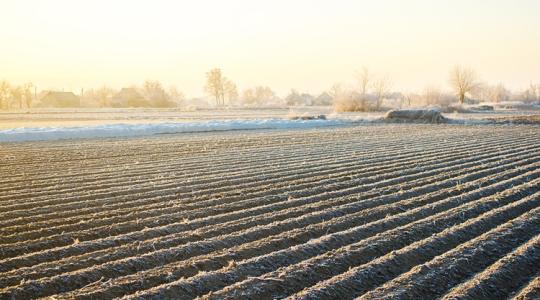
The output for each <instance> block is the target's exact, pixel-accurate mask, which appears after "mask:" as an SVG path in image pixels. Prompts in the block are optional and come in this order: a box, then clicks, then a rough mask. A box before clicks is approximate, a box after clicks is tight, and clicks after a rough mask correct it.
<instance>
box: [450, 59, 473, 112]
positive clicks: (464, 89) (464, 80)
mask: <svg viewBox="0 0 540 300" xmlns="http://www.w3.org/2000/svg"><path fill="white" fill-rule="evenodd" d="M450 84H451V85H452V88H453V89H454V91H455V93H456V96H457V97H458V99H459V103H460V104H463V103H464V102H465V96H466V94H467V93H470V92H472V91H473V90H474V89H475V88H476V87H477V86H478V81H477V76H476V74H475V73H474V71H472V70H471V69H467V68H463V67H461V66H455V67H454V69H453V70H452V71H451V72H450Z"/></svg>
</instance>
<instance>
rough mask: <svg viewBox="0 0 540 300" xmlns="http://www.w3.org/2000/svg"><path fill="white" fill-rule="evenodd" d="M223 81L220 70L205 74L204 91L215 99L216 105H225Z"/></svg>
mask: <svg viewBox="0 0 540 300" xmlns="http://www.w3.org/2000/svg"><path fill="white" fill-rule="evenodd" d="M225 80H226V78H225V77H224V76H223V75H222V73H221V69H218V68H216V69H212V70H210V71H208V72H207V73H206V86H205V88H204V89H205V91H206V92H207V93H208V94H210V95H211V96H213V97H214V98H215V99H216V105H220V104H224V103H225Z"/></svg>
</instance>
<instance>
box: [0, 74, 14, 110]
mask: <svg viewBox="0 0 540 300" xmlns="http://www.w3.org/2000/svg"><path fill="white" fill-rule="evenodd" d="M10 97H11V86H10V84H9V82H7V81H5V80H3V81H1V82H0V109H2V108H4V107H5V108H9V98H10Z"/></svg>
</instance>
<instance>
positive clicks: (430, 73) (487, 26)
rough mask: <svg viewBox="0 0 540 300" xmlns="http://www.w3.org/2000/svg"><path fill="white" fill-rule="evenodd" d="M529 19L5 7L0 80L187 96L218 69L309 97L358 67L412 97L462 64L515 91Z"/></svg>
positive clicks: (189, 6)
mask: <svg viewBox="0 0 540 300" xmlns="http://www.w3.org/2000/svg"><path fill="white" fill-rule="evenodd" d="M538 11H540V2H538V1H525V0H522V1H464V0H460V1H427V0H424V1H397V0H395V1H392V0H387V1H343V0H342V1H308V0H299V1H239V0H237V1H209V0H206V1H68V0H53V1H37V0H36V1H28V0H23V1H15V0H7V1H3V3H2V9H1V10H0V37H1V41H2V47H0V66H1V69H0V79H7V80H10V81H14V82H26V81H32V82H35V83H36V84H38V85H39V86H40V87H41V88H43V89H46V88H53V87H54V88H63V89H66V90H70V89H72V90H78V89H80V88H86V87H93V86H98V85H102V84H109V85H113V86H115V87H117V88H119V87H122V86H127V85H131V84H138V83H141V82H142V81H144V80H145V79H149V78H151V79H158V80H161V81H163V82H164V83H165V84H175V85H177V86H178V87H179V88H181V89H182V90H184V91H185V93H186V94H188V95H192V96H197V95H199V94H203V90H202V86H203V85H204V74H205V72H206V71H207V70H209V69H211V68H213V67H220V68H222V69H223V70H224V71H225V72H226V74H227V76H228V77H230V78H232V79H234V80H235V81H236V82H238V84H239V86H240V87H250V86H253V85H269V86H272V87H273V88H274V89H275V90H276V91H277V92H278V93H286V92H287V91H288V90H289V89H290V88H297V89H299V90H305V91H312V92H320V91H322V90H325V89H328V88H329V87H330V86H331V85H332V84H334V83H336V82H342V81H347V80H350V79H351V78H352V77H353V75H354V72H355V70H358V69H359V68H361V66H363V65H365V66H369V67H370V69H372V70H374V71H376V72H379V73H381V74H383V73H384V74H388V75H389V76H390V77H391V78H392V81H393V82H394V86H395V87H396V88H401V89H421V88H423V87H424V86H425V85H426V84H428V83H432V84H437V85H442V86H444V85H446V83H447V78H448V71H449V69H450V68H451V66H453V65H454V64H456V63H462V64H466V65H468V66H471V67H472V68H474V69H476V70H477V71H478V73H480V75H481V76H482V77H483V78H484V79H486V80H490V81H495V82H499V81H501V82H505V83H507V85H508V86H509V87H510V88H521V87H524V86H525V85H527V84H528V83H529V81H538V80H540V78H539V76H540V74H539V73H538V70H539V69H540V59H538V58H539V57H538V53H540V30H538V29H539V28H540V21H539V19H540V18H538V16H537V15H535V14H536V12H538ZM456 16H459V17H458V18H456Z"/></svg>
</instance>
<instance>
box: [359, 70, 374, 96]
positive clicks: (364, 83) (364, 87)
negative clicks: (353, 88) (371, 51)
mask: <svg viewBox="0 0 540 300" xmlns="http://www.w3.org/2000/svg"><path fill="white" fill-rule="evenodd" d="M356 78H357V79H358V83H359V85H360V93H361V94H362V96H364V95H366V94H367V92H368V87H369V84H370V83H371V81H372V80H371V74H370V73H369V70H368V68H366V67H362V70H361V71H360V72H358V73H357V74H356Z"/></svg>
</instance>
